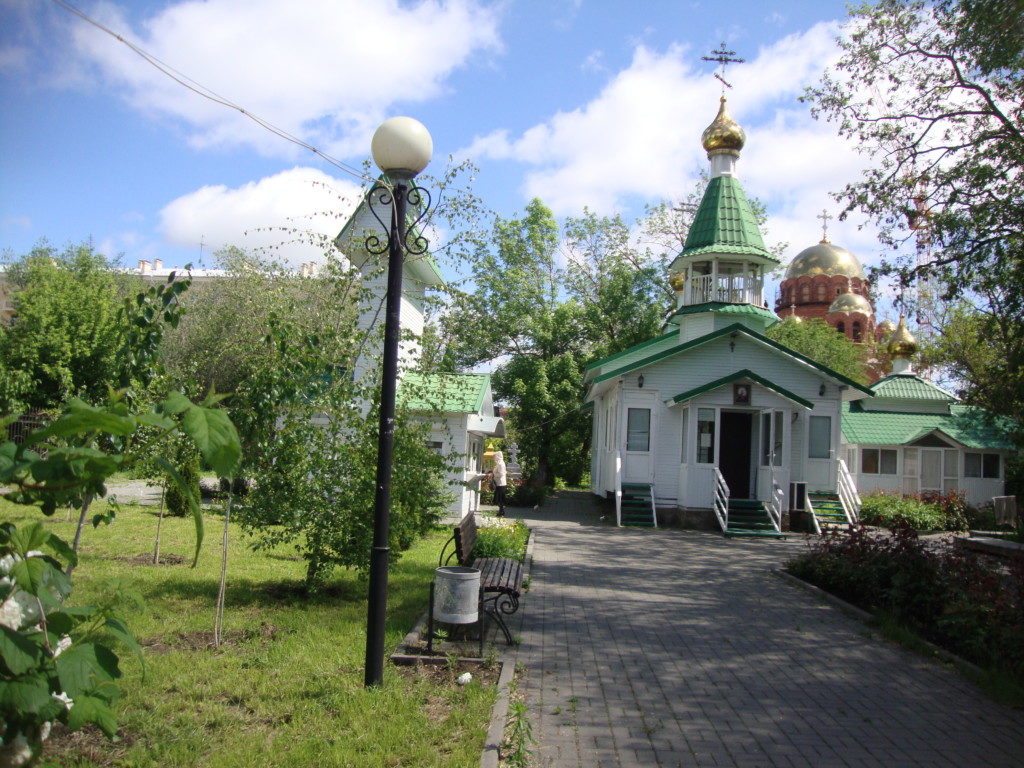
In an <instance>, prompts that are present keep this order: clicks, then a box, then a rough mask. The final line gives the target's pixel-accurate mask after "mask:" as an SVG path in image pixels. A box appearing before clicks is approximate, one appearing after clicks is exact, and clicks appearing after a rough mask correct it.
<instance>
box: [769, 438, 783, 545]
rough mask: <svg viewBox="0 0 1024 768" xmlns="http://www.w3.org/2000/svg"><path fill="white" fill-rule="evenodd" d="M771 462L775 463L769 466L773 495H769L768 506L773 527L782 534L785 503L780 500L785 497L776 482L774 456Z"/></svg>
mask: <svg viewBox="0 0 1024 768" xmlns="http://www.w3.org/2000/svg"><path fill="white" fill-rule="evenodd" d="M770 460H771V461H772V462H773V463H772V464H770V465H769V466H768V472H769V475H770V480H771V485H772V488H771V493H770V494H769V498H768V504H767V505H766V506H767V508H768V517H770V518H771V521H772V525H773V526H775V530H776V531H778V532H779V533H782V505H783V503H784V502H783V501H782V500H780V499H779V497H780V496H782V497H783V498H785V496H784V494H783V493H782V489H781V488H780V487H779V484H778V483H776V482H775V464H774V460H775V457H774V455H773V456H772V457H771V459H770Z"/></svg>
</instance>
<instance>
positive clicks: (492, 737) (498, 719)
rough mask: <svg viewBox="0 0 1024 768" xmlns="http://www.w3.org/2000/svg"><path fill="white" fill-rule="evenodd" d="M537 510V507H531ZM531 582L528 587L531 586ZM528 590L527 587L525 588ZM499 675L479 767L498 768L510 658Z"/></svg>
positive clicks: (527, 567) (529, 548)
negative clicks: (496, 693) (496, 692)
mask: <svg viewBox="0 0 1024 768" xmlns="http://www.w3.org/2000/svg"><path fill="white" fill-rule="evenodd" d="M533 511H534V512H536V511H537V507H534V508H533ZM536 539H537V535H536V533H535V532H534V530H533V529H532V528H531V529H530V538H529V539H527V541H526V554H525V555H524V556H523V581H526V580H527V579H528V578H530V572H531V571H532V570H533V542H534V541H536ZM532 586H533V585H532V583H531V584H530V588H532ZM526 591H527V592H529V588H528V589H527V590H526ZM501 665H502V666H501V675H500V676H499V677H498V696H497V698H495V700H494V707H493V708H492V709H491V724H490V726H489V727H488V728H487V739H486V740H485V741H484V751H483V754H482V755H480V768H498V759H499V758H500V757H501V742H502V741H503V740H504V739H505V722H506V720H507V719H508V705H509V700H510V697H511V693H512V678H513V677H514V676H515V671H516V665H515V662H514V661H512V660H511V659H506V660H505V661H503V662H501Z"/></svg>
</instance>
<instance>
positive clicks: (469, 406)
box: [398, 373, 491, 415]
mask: <svg viewBox="0 0 1024 768" xmlns="http://www.w3.org/2000/svg"><path fill="white" fill-rule="evenodd" d="M490 384H491V377H490V376H488V375H487V374H483V373H407V374H405V375H404V376H402V380H401V382H400V383H399V385H398V399H399V401H400V402H402V403H403V404H404V405H406V406H408V407H409V408H411V409H412V410H414V411H443V412H445V413H477V412H479V410H480V409H481V408H482V407H483V404H484V397H485V396H486V394H487V388H488V387H489V386H490ZM487 415H490V414H487Z"/></svg>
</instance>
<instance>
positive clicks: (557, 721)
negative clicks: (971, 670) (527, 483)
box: [511, 492, 1024, 768]
mask: <svg viewBox="0 0 1024 768" xmlns="http://www.w3.org/2000/svg"><path fill="white" fill-rule="evenodd" d="M590 498H591V497H590V496H589V495H587V494H582V493H581V494H571V493H564V492H563V493H562V494H560V495H559V496H558V497H557V498H556V499H554V500H553V501H549V502H548V503H547V504H546V505H545V506H544V507H543V508H541V509H540V510H538V511H536V512H533V513H529V514H527V515H526V517H527V519H528V520H529V521H530V524H531V525H532V526H534V529H535V532H536V534H535V535H536V538H535V541H534V560H533V571H532V575H531V584H530V590H529V592H528V593H527V595H526V597H525V599H524V601H523V606H522V609H521V613H520V614H519V616H518V627H517V629H516V632H517V633H518V634H519V636H520V638H521V644H520V646H519V647H518V649H515V650H514V651H513V652H512V654H511V655H512V658H514V659H515V661H516V662H518V663H520V664H522V665H524V668H525V674H524V679H523V681H522V682H521V684H520V690H521V691H522V692H523V693H524V695H525V697H526V701H527V704H528V706H529V709H530V713H531V720H532V722H533V729H534V735H535V738H536V739H537V741H538V744H537V745H536V746H535V760H534V765H536V766H542V767H545V768H546V767H548V766H551V767H558V768H562V767H568V766H573V767H574V768H577V767H578V768H597V767H598V766H607V767H609V768H611V767H615V768H619V767H620V766H621V767H625V766H744V767H746V766H751V767H753V766H766V767H767V766H773V767H774V766H777V767H778V768H794V767H796V766H815V767H816V768H817V767H819V766H844V767H855V766H858V767H859V766H885V767H886V768H898V767H900V766H937V767H939V768H963V767H974V766H999V767H1003V766H1007V767H1009V766H1024V713H1021V712H1017V711H1013V710H1010V709H1007V708H1005V707H1002V706H1000V705H998V704H995V703H994V702H992V701H991V700H990V699H988V698H987V697H985V695H984V694H982V693H981V692H980V691H979V690H978V689H977V688H976V687H975V686H974V685H972V684H971V683H970V682H969V681H967V680H966V679H964V678H963V677H961V676H960V675H959V674H958V673H957V672H956V671H954V670H952V669H950V668H948V667H946V666H943V665H941V664H938V663H935V662H932V661H929V660H927V659H924V658H922V657H920V656H918V655H916V654H913V653H910V652H908V651H904V650H902V649H900V648H899V647H897V646H895V645H892V644H891V643H888V642H886V641H884V640H882V639H878V638H876V637H874V636H873V635H872V633H871V632H870V631H869V630H868V629H867V628H866V627H865V626H864V625H863V624H861V623H860V622H858V621H856V620H854V619H851V618H848V617H847V616H845V615H844V614H842V613H841V612H840V611H838V610H837V609H836V608H834V607H832V606H830V605H828V604H825V603H822V602H820V601H819V600H817V599H816V598H814V597H813V596H811V595H809V594H807V593H806V592H805V591H804V590H801V589H799V588H797V587H794V586H791V585H789V584H787V583H785V582H783V581H782V580H781V579H779V578H777V577H775V576H773V575H771V574H770V573H769V569H770V568H771V567H774V566H777V565H779V564H781V563H782V562H783V561H785V560H786V559H787V558H788V557H789V556H790V555H791V554H793V553H795V552H798V551H800V549H801V548H803V547H804V546H805V544H804V543H803V541H802V538H803V537H801V536H798V537H793V538H791V539H790V540H788V541H785V542H778V541H749V540H747V541H744V540H737V539H725V538H723V537H721V536H718V535H716V534H713V533H704V532H697V531H680V530H642V529H617V528H613V527H608V526H607V525H605V524H602V523H599V522H598V516H599V514H600V513H599V512H597V511H596V509H595V507H594V506H593V504H592V503H591V501H590Z"/></svg>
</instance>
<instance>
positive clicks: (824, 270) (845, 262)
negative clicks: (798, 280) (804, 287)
mask: <svg viewBox="0 0 1024 768" xmlns="http://www.w3.org/2000/svg"><path fill="white" fill-rule="evenodd" d="M804 275H810V276H812V277H813V276H814V275H828V276H830V277H831V276H833V275H844V276H846V277H857V278H860V279H861V280H863V279H864V267H862V266H861V264H860V260H859V259H858V258H857V257H856V256H854V255H853V254H852V253H851V252H850V251H848V250H846V249H845V248H843V247H842V246H839V245H835V244H834V243H830V242H829V241H828V240H822V241H821V242H820V243H818V244H817V245H812V246H811V247H810V248H805V249H804V250H802V251H800V253H798V254H797V255H796V258H795V259H793V262H792V263H791V264H790V265H789V269H787V270H786V279H787V280H788V279H790V278H793V277H803V276H804Z"/></svg>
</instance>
